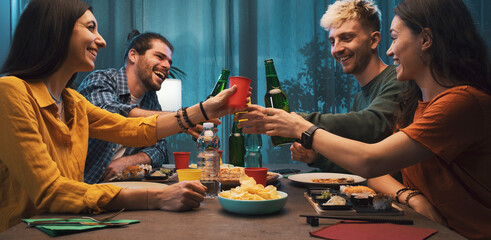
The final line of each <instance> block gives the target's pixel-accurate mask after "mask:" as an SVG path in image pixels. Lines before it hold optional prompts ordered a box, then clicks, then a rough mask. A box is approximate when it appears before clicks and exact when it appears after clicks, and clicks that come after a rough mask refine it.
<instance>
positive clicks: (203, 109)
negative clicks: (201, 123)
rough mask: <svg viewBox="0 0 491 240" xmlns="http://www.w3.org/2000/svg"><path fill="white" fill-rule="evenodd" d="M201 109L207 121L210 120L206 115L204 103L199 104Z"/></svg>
mask: <svg viewBox="0 0 491 240" xmlns="http://www.w3.org/2000/svg"><path fill="white" fill-rule="evenodd" d="M199 108H200V109H201V113H202V114H203V117H205V120H206V121H208V120H210V119H209V118H208V116H207V115H206V112H205V108H204V107H203V101H201V102H199Z"/></svg>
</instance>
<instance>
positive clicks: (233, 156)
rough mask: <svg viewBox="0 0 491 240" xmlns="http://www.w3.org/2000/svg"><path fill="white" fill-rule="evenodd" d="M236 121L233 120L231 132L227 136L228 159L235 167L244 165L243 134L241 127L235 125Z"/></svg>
mask: <svg viewBox="0 0 491 240" xmlns="http://www.w3.org/2000/svg"><path fill="white" fill-rule="evenodd" d="M237 123H238V122H234V125H233V128H232V132H231V133H230V136H229V137H228V161H229V163H230V164H232V165H234V166H236V167H244V156H245V146H244V134H243V133H242V129H239V128H238V127H237Z"/></svg>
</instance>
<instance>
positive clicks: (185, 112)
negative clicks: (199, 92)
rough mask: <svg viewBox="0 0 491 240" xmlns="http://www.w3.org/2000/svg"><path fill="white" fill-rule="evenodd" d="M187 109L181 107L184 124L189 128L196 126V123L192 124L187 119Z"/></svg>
mask: <svg viewBox="0 0 491 240" xmlns="http://www.w3.org/2000/svg"><path fill="white" fill-rule="evenodd" d="M187 109H188V108H187V107H185V108H183V109H182V116H183V117H184V121H186V124H187V125H188V126H189V128H193V127H195V126H196V124H194V123H193V122H191V120H189V117H188V111H187Z"/></svg>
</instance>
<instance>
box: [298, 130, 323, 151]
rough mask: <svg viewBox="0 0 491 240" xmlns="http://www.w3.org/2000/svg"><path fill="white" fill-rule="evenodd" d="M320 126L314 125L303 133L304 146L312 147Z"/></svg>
mask: <svg viewBox="0 0 491 240" xmlns="http://www.w3.org/2000/svg"><path fill="white" fill-rule="evenodd" d="M319 128H320V127H319V126H316V125H312V126H311V127H310V128H309V129H307V131H305V132H303V133H302V139H301V144H302V146H303V147H304V148H307V149H312V142H313V141H314V133H315V131H317V129H319Z"/></svg>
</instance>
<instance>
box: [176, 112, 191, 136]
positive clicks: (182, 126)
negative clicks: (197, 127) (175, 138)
mask: <svg viewBox="0 0 491 240" xmlns="http://www.w3.org/2000/svg"><path fill="white" fill-rule="evenodd" d="M181 110H182V108H179V110H177V113H176V115H175V116H174V117H175V118H177V124H178V125H179V127H180V128H181V130H182V132H184V131H186V130H188V129H187V128H186V127H184V125H182V122H181Z"/></svg>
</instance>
